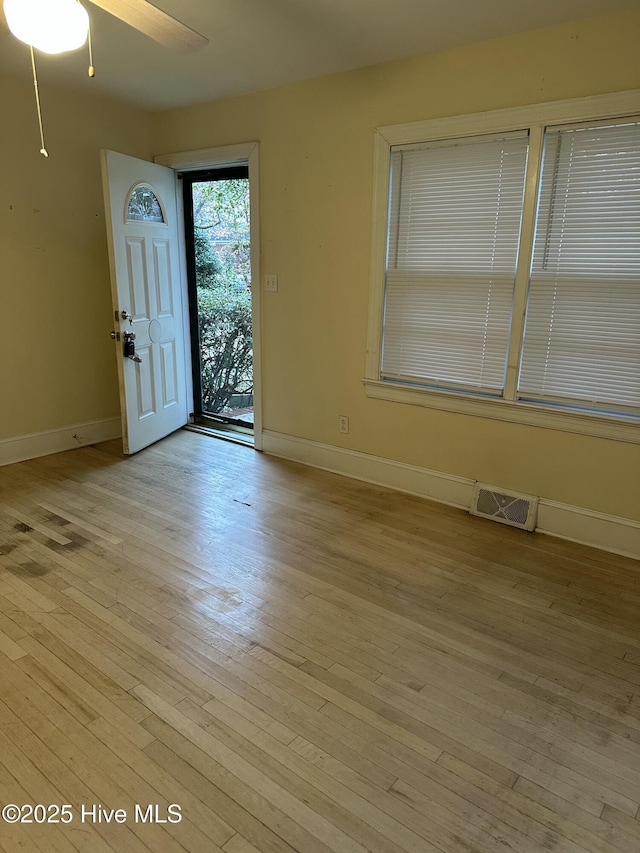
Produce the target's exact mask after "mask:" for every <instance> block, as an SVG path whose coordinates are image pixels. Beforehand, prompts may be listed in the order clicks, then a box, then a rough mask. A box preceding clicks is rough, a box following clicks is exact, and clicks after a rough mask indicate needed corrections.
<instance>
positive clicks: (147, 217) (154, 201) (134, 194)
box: [127, 184, 165, 222]
mask: <svg viewBox="0 0 640 853" xmlns="http://www.w3.org/2000/svg"><path fill="white" fill-rule="evenodd" d="M164 221H165V219H164V214H163V212H162V205H161V204H160V201H159V199H158V197H157V195H156V194H155V193H154V191H153V190H152V189H151V187H148V186H147V185H146V184H138V185H137V186H136V187H134V188H133V190H132V191H131V194H130V195H129V201H128V202H127V222H164Z"/></svg>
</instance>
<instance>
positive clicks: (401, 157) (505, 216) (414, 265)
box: [380, 132, 528, 396]
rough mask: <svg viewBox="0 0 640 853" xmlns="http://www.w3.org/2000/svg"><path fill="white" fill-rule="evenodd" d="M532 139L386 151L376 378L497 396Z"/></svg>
mask: <svg viewBox="0 0 640 853" xmlns="http://www.w3.org/2000/svg"><path fill="white" fill-rule="evenodd" d="M527 151H528V134H527V132H519V133H513V134H508V135H503V136H500V137H473V138H466V139H458V140H453V141H451V140H448V141H446V142H443V143H431V144H425V145H421V146H411V147H410V146H406V147H405V146H403V147H398V148H397V149H392V153H391V188H390V189H391V196H390V210H389V240H388V248H387V270H386V281H385V307H384V329H383V352H382V362H381V373H380V375H381V378H382V379H386V380H395V381H406V382H410V383H412V384H422V385H427V386H436V387H444V388H447V387H451V388H454V389H456V390H465V389H467V390H470V391H475V392H478V391H479V392H482V393H489V394H493V395H497V396H499V395H500V394H501V392H502V389H503V386H504V376H505V365H506V356H507V347H508V339H509V330H510V323H511V310H512V302H513V290H514V280H515V270H516V261H517V255H518V241H519V232H520V224H521V217H522V206H523V194H524V178H525V170H526V162H527Z"/></svg>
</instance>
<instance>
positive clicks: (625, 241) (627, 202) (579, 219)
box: [519, 121, 640, 412]
mask: <svg viewBox="0 0 640 853" xmlns="http://www.w3.org/2000/svg"><path fill="white" fill-rule="evenodd" d="M519 397H520V399H527V400H533V401H538V402H544V401H550V402H559V403H564V404H565V405H566V404H573V405H578V406H580V405H582V406H584V407H587V408H594V409H604V410H619V411H622V412H624V410H626V409H630V410H632V411H633V410H637V409H639V408H640V123H639V122H637V121H627V122H624V123H622V124H617V125H615V126H611V125H610V126H605V125H601V126H596V127H593V126H592V127H579V128H559V129H554V130H547V132H546V141H545V148H544V160H543V168H542V181H541V187H540V200H539V208H538V218H537V229H536V238H535V243H534V253H533V264H532V272H531V280H530V285H529V295H528V306H527V317H526V324H525V335H524V344H523V352H522V359H521V367H520V379H519Z"/></svg>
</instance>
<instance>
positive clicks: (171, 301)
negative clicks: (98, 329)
mask: <svg viewBox="0 0 640 853" xmlns="http://www.w3.org/2000/svg"><path fill="white" fill-rule="evenodd" d="M102 164H103V183H104V194H105V207H106V212H107V235H108V242H109V259H110V264H111V284H112V288H111V289H112V297H113V308H114V317H115V319H116V328H115V332H116V335H119V336H120V337H119V341H118V356H117V360H118V378H119V383H120V400H121V411H122V435H123V446H124V452H125V453H135V452H136V451H138V450H140V449H142V448H143V447H146V446H147V445H149V444H152V443H153V442H154V441H158V439H160V438H163V437H164V436H165V435H168V434H169V433H171V432H173V431H174V430H176V429H179V428H180V427H181V426H183V425H184V424H186V422H187V396H186V372H185V360H184V351H185V350H184V340H183V318H182V301H181V295H180V262H179V257H180V256H179V243H178V222H177V209H176V196H175V175H174V172H173V170H171V169H168V168H166V167H165V166H158V165H156V164H155V163H148V162H146V161H144V160H138V159H136V158H134V157H127V156H125V155H124V154H116V153H115V152H113V151H103V152H102ZM147 214H148V215H147ZM127 333H128V334H131V333H132V334H134V335H135V340H134V344H135V357H136V358H135V360H133V359H131V358H128V357H125V355H124V343H123V342H124V336H125V334H127Z"/></svg>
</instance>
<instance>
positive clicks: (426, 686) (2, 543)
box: [0, 432, 640, 853]
mask: <svg viewBox="0 0 640 853" xmlns="http://www.w3.org/2000/svg"><path fill="white" fill-rule="evenodd" d="M639 608H640V564H638V563H636V562H634V561H632V560H627V559H624V558H622V557H616V556H612V555H607V554H604V553H602V552H599V551H595V550H592V549H589V548H585V547H581V546H576V545H571V544H569V543H565V542H561V541H559V540H553V539H550V538H547V537H544V536H539V535H536V534H526V533H523V532H521V531H516V530H511V529H508V528H504V527H502V526H500V525H496V524H493V523H491V522H487V521H483V520H481V519H477V518H472V517H470V516H468V515H467V514H466V513H464V512H461V511H457V510H453V509H449V508H447V507H442V506H438V505H436V504H431V503H428V502H426V501H422V500H419V499H416V498H412V497H409V496H406V495H402V494H396V493H393V492H390V491H386V490H384V489H381V488H376V487H373V486H369V485H366V484H363V483H359V482H356V481H354V480H349V479H345V478H340V477H338V476H335V475H332V474H328V473H324V472H321V471H316V470H313V469H309V468H305V467H303V466H299V465H295V464H292V463H287V462H284V461H281V460H277V459H273V458H269V457H266V456H263V455H260V454H258V453H255V452H254V451H252V450H250V449H249V448H246V447H242V446H237V445H234V444H230V443H227V442H223V441H217V440H215V439H211V438H208V437H206V436H201V435H197V434H195V433H189V432H180V433H177V434H176V435H174V436H172V437H171V438H169V439H167V440H165V441H163V442H161V443H159V444H158V445H156V446H154V447H152V448H149V449H148V450H146V451H143V452H142V453H140V454H138V455H137V456H135V457H133V458H130V459H123V458H121V457H120V455H119V451H118V446H117V444H116V443H109V444H106V445H102V446H100V447H97V448H84V449H80V450H76V451H73V452H69V453H64V454H60V455H57V456H50V457H47V458H43V459H38V460H34V461H30V462H24V463H21V464H19V465H13V466H9V467H6V468H2V469H0V804H8V803H9V804H10V803H14V804H17V805H22V804H36V803H40V804H44V805H48V804H68V805H69V806H71V810H70V813H71V815H72V818H73V820H72V822H71V823H68V824H39V823H32V824H13V825H12V824H8V823H6V822H5V823H0V846H1V847H2V849H3V850H4V851H6V853H14V851H16V850H27V851H30V850H33V851H46V853H49V851H61V853H62V851H64V852H65V853H66V851H76V850H80V851H90V853H93V851H108V850H117V851H121V853H129V851H131V853H134V851H154V853H164V851H168V852H169V853H173V851H183V850H189V851H198V853H200V851H202V853H209V851H221V850H223V851H225V853H255V851H260V853H292V851H300V853H325V852H326V851H335V853H363V851H375V853H378V851H379V853H403V851H408V853H434V851H441V853H500V851H503V852H505V853H506V851H515V852H516V853H534V851H544V850H554V851H562V853H580V851H588V853H619V851H624V852H625V853H638V851H639V850H640V820H639V814H638V807H639V803H640V626H639V620H638V612H639ZM136 804H138V805H141V806H143V808H144V810H146V807H147V805H148V804H152V805H155V804H157V805H158V817H161V818H162V817H163V818H165V819H166V817H167V807H168V805H169V804H177V805H179V806H180V807H181V815H182V817H183V819H182V821H181V822H180V823H171V822H167V823H157V824H150V823H143V822H141V821H140V820H138V821H137V822H136V820H135V816H136V813H135V805H136ZM83 805H84V807H85V809H88V808H89V807H91V806H94V805H95V806H96V807H97V806H101V807H102V809H103V811H102V812H100V814H101V815H102V816H103V820H102V821H100V822H98V821H95V822H94V821H92V819H91V816H90V815H87V819H85V821H84V822H82V819H81V814H82V812H81V809H82V806H83ZM113 809H123V810H125V812H126V817H127V819H126V822H125V823H123V824H115V823H113V822H111V823H108V822H106V818H107V817H108V816H109V812H110V810H113ZM96 814H97V812H96Z"/></svg>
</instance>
